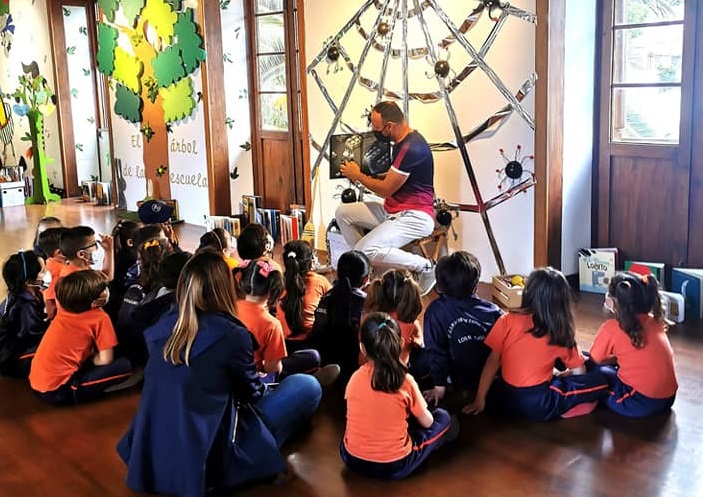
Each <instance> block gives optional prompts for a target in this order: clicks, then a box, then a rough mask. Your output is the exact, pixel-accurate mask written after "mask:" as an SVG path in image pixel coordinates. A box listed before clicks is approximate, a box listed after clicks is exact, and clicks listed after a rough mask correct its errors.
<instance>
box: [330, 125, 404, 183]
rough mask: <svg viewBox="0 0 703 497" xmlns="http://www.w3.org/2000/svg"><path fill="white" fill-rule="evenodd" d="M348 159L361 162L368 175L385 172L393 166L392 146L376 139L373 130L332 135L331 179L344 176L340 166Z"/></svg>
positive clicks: (361, 166) (360, 165)
mask: <svg viewBox="0 0 703 497" xmlns="http://www.w3.org/2000/svg"><path fill="white" fill-rule="evenodd" d="M346 161H354V162H356V163H357V164H359V167H360V168H361V172H362V173H364V174H368V175H371V176H373V175H376V174H383V173H385V172H386V171H388V169H390V167H391V146H390V143H384V142H381V141H378V140H376V137H375V136H374V134H373V132H371V131H368V132H366V133H352V134H342V135H332V137H331V138H330V179H337V178H343V176H342V173H341V172H340V170H339V168H340V167H341V165H342V164H344V163H345V162H346Z"/></svg>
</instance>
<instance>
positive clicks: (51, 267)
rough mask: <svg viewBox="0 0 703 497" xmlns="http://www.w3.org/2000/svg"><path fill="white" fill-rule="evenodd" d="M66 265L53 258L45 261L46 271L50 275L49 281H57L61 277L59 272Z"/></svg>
mask: <svg viewBox="0 0 703 497" xmlns="http://www.w3.org/2000/svg"><path fill="white" fill-rule="evenodd" d="M65 265H66V263H64V262H60V261H57V260H56V259H54V258H53V257H49V258H48V259H47V260H46V270H47V271H49V274H51V281H54V280H55V279H58V278H59V276H61V270H62V269H63V267H64V266H65Z"/></svg>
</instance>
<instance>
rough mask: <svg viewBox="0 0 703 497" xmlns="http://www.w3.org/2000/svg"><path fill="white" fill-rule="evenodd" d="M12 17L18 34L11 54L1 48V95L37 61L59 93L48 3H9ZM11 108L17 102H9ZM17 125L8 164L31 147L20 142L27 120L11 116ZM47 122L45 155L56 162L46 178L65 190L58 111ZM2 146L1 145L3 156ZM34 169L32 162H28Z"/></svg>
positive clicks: (42, 0)
mask: <svg viewBox="0 0 703 497" xmlns="http://www.w3.org/2000/svg"><path fill="white" fill-rule="evenodd" d="M10 14H11V15H12V20H13V24H14V25H15V33H14V37H13V42H12V48H11V49H10V52H9V54H6V53H5V50H4V49H2V48H0V91H2V93H12V92H14V91H15V89H16V88H17V87H18V86H19V80H18V78H19V76H20V75H22V74H23V71H22V63H24V64H30V63H31V62H33V61H36V62H37V64H38V66H39V73H40V74H41V75H42V76H44V77H45V78H46V80H47V83H48V84H49V86H50V87H51V88H52V89H53V90H54V91H56V84H55V82H54V72H53V71H54V69H53V62H52V56H51V40H50V39H49V24H48V18H47V13H46V0H36V1H34V2H33V1H32V0H12V2H10ZM0 20H1V21H2V23H1V24H0V30H2V29H3V28H4V27H5V21H6V19H5V16H1V17H0ZM8 103H9V104H10V105H11V106H12V105H14V104H15V102H14V101H13V100H12V99H8ZM12 120H13V123H14V130H15V133H14V139H13V144H14V149H15V154H16V158H15V159H13V158H12V153H11V152H10V151H9V148H8V153H9V155H10V156H9V160H8V164H9V163H11V162H15V161H18V160H19V157H20V155H22V154H25V153H26V151H27V149H28V148H29V142H26V141H21V140H20V138H21V137H22V136H24V134H25V133H28V132H29V123H28V122H27V118H26V117H19V116H18V115H17V114H14V113H13V115H12ZM44 123H45V129H46V132H45V135H44V137H45V141H46V144H45V149H46V154H47V155H48V156H49V157H51V158H52V159H54V162H52V163H51V164H48V165H47V168H46V170H47V175H48V177H49V183H53V184H54V185H56V186H58V187H63V173H62V167H61V145H60V142H59V132H58V129H59V125H58V118H57V114H56V112H54V113H53V114H51V115H49V116H47V117H46V118H45V120H44ZM1 152H2V145H1V144H0V153H1ZM29 164H30V166H31V164H32V163H31V161H29Z"/></svg>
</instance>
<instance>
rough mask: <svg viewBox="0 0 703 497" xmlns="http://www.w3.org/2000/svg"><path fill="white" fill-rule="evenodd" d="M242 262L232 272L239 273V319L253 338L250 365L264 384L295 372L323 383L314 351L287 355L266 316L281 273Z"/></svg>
mask: <svg viewBox="0 0 703 497" xmlns="http://www.w3.org/2000/svg"><path fill="white" fill-rule="evenodd" d="M244 262H245V263H246V265H245V266H244V267H240V268H239V269H237V270H236V271H238V272H241V278H239V285H240V287H241V290H242V294H243V295H244V298H243V299H240V300H239V301H238V302H237V307H238V311H239V319H240V320H241V321H242V323H244V325H245V326H246V327H247V329H248V330H249V331H250V332H251V333H252V335H254V338H255V339H256V342H257V344H258V348H257V349H256V350H254V362H255V363H256V368H257V370H258V371H259V373H261V374H262V375H267V376H268V378H269V380H270V381H267V380H264V381H267V383H269V382H271V381H276V377H277V376H278V375H279V374H280V377H281V378H283V377H285V376H288V375H291V374H295V373H314V374H315V375H316V376H319V378H318V379H319V380H320V383H321V384H323V381H324V380H325V378H326V377H328V376H329V375H330V373H326V374H318V371H319V370H320V354H319V353H318V351H317V350H312V349H303V350H296V351H295V352H293V354H292V355H291V356H288V353H287V351H286V341H285V338H284V336H283V326H281V322H280V321H279V320H278V319H276V318H275V317H274V316H272V315H271V314H270V313H269V310H268V308H269V306H270V303H271V302H276V301H278V298H279V297H280V296H281V292H283V277H282V276H281V272H280V271H278V270H277V269H276V268H275V267H274V266H273V265H272V264H271V263H270V262H269V261H266V260H264V259H259V260H256V261H244ZM235 280H236V278H235ZM328 369H329V368H328ZM325 371H326V370H325ZM338 374H339V371H337V372H336V374H334V378H336V377H337V376H338Z"/></svg>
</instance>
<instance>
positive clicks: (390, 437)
mask: <svg viewBox="0 0 703 497" xmlns="http://www.w3.org/2000/svg"><path fill="white" fill-rule="evenodd" d="M373 368H374V363H373V361H369V362H367V363H366V364H364V365H363V366H361V367H360V368H359V369H358V370H356V372H354V374H353V375H352V377H351V379H350V380H349V384H348V385H347V390H346V393H345V395H344V398H345V399H346V401H347V427H346V430H345V432H344V447H345V448H346V449H347V452H349V453H350V454H351V455H353V456H354V457H357V458H359V459H363V460H365V461H372V462H380V463H387V462H393V461H398V460H400V459H403V458H404V457H405V456H407V455H408V454H410V452H411V451H412V440H411V439H410V435H409V434H408V416H409V415H413V416H414V417H416V418H417V417H420V416H422V414H423V413H424V412H425V409H427V402H425V399H424V398H423V397H422V393H421V392H420V388H419V387H418V386H417V383H415V380H414V379H413V377H412V376H411V375H409V374H407V375H405V381H403V384H402V385H401V387H400V389H399V390H398V391H397V392H395V393H386V392H379V391H377V390H374V389H373V388H371V379H372V377H373Z"/></svg>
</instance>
